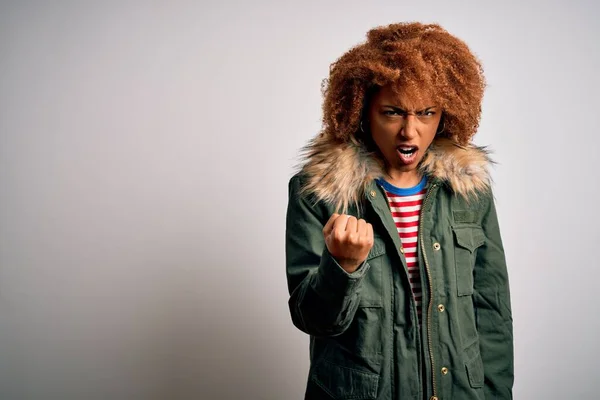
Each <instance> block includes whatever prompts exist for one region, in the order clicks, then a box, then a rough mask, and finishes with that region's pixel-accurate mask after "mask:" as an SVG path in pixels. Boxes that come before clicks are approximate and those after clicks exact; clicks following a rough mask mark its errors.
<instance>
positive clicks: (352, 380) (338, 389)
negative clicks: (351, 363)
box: [311, 360, 379, 400]
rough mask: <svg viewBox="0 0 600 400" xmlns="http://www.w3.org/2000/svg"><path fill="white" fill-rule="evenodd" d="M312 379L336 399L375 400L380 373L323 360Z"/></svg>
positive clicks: (316, 367)
mask: <svg viewBox="0 0 600 400" xmlns="http://www.w3.org/2000/svg"><path fill="white" fill-rule="evenodd" d="M311 379H312V380H313V381H314V382H315V383H316V384H317V385H319V386H320V387H321V389H323V390H324V391H325V392H327V394H329V395H330V396H331V397H333V398H334V399H355V400H373V399H375V398H376V397H377V388H378V386H379V375H377V374H373V373H371V372H366V371H365V372H363V371H359V370H357V369H354V368H348V367H342V366H340V365H337V364H333V363H330V362H328V361H326V360H323V361H322V362H321V363H319V365H317V366H315V369H314V371H313V373H312V375H311Z"/></svg>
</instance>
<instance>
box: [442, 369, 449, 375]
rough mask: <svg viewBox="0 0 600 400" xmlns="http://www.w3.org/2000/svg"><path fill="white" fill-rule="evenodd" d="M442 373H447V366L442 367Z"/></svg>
mask: <svg viewBox="0 0 600 400" xmlns="http://www.w3.org/2000/svg"><path fill="white" fill-rule="evenodd" d="M442 375H448V368H446V367H444V368H442Z"/></svg>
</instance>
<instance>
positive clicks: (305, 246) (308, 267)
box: [285, 176, 369, 336]
mask: <svg viewBox="0 0 600 400" xmlns="http://www.w3.org/2000/svg"><path fill="white" fill-rule="evenodd" d="M300 185H301V179H300V178H299V177H298V176H295V177H294V178H292V179H291V180H290V184H289V200H288V209H287V218H286V243H285V248H286V274H287V282H288V290H289V293H290V298H289V302H288V303H289V308H290V313H291V316H292V321H293V323H294V325H295V326H296V327H297V328H298V329H300V330H301V331H303V332H305V333H308V334H309V335H314V336H335V335H339V334H341V333H343V332H344V331H345V330H346V329H347V328H348V326H349V325H350V323H351V322H352V320H353V318H354V314H355V312H356V309H357V307H358V304H359V295H360V293H359V292H360V287H361V283H362V280H363V278H364V276H365V274H366V273H367V271H368V270H369V265H368V263H367V262H364V263H363V264H362V265H361V266H360V267H359V268H358V269H357V270H356V271H355V272H353V273H350V274H349V273H347V272H346V271H345V270H344V269H343V268H342V267H341V266H340V265H339V264H338V262H337V261H336V260H335V259H334V258H333V257H332V256H331V254H329V252H328V251H327V246H326V245H325V239H324V237H323V227H324V224H325V223H326V222H327V220H328V219H329V217H330V215H328V214H329V211H328V209H327V207H326V206H325V205H324V204H322V203H317V204H314V202H311V201H310V200H309V199H307V198H306V197H305V196H300V193H299V192H300Z"/></svg>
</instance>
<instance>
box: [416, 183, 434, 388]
mask: <svg viewBox="0 0 600 400" xmlns="http://www.w3.org/2000/svg"><path fill="white" fill-rule="evenodd" d="M436 186H437V185H436V184H435V183H434V184H433V185H431V188H430V189H429V191H428V192H427V195H426V196H425V200H423V206H422V208H421V210H422V212H421V216H420V217H419V239H420V241H421V252H422V253H423V260H424V261H425V269H426V270H427V280H428V282H429V305H428V306H427V343H428V344H429V360H430V361H431V384H432V389H433V396H432V397H431V398H430V400H437V399H438V397H437V388H436V385H435V360H434V358H433V350H432V347H433V340H432V339H431V313H432V311H433V284H432V283H431V270H430V269H429V263H428V262H427V253H426V251H425V244H424V242H423V210H425V206H426V205H427V199H429V196H430V195H431V193H432V192H433V189H435V187H436Z"/></svg>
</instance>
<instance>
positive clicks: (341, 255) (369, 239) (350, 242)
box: [323, 214, 374, 273]
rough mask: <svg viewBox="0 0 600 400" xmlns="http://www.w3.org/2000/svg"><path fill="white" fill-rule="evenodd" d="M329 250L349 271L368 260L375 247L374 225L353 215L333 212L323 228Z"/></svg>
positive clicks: (354, 269)
mask: <svg viewBox="0 0 600 400" xmlns="http://www.w3.org/2000/svg"><path fill="white" fill-rule="evenodd" d="M323 236H324V237H325V244H326V245H327V250H329V253H330V254H331V255H332V256H333V257H334V258H335V259H336V261H337V262H338V264H340V265H341V267H342V268H344V270H345V271H346V272H348V273H352V272H354V271H356V269H357V268H358V267H359V266H360V265H361V264H362V263H363V261H365V260H366V258H367V256H368V255H369V251H370V250H371V248H372V247H373V242H374V239H373V225H371V224H369V223H367V221H365V220H364V219H356V217H353V216H351V215H343V214H342V215H340V214H333V215H332V216H331V218H329V221H327V223H326V224H325V227H324V228H323Z"/></svg>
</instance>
